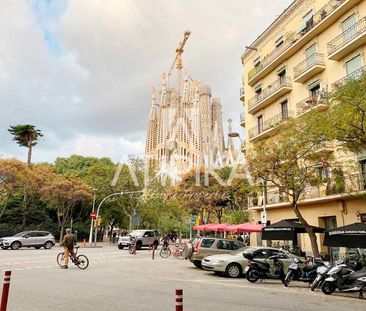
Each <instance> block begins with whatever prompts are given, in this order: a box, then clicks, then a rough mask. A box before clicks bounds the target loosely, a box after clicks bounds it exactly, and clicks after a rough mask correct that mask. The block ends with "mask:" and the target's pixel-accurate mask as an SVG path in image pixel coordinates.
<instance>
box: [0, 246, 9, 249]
mask: <svg viewBox="0 0 366 311" xmlns="http://www.w3.org/2000/svg"><path fill="white" fill-rule="evenodd" d="M1 248H2V249H8V248H9V246H1Z"/></svg>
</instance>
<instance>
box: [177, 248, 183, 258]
mask: <svg viewBox="0 0 366 311" xmlns="http://www.w3.org/2000/svg"><path fill="white" fill-rule="evenodd" d="M176 257H177V258H178V259H179V260H183V259H184V258H185V256H184V254H183V250H181V249H180V250H179V251H178V252H177V254H176Z"/></svg>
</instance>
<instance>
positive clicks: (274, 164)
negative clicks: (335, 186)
mask: <svg viewBox="0 0 366 311" xmlns="http://www.w3.org/2000/svg"><path fill="white" fill-rule="evenodd" d="M315 119H316V117H315V116H314V115H313V114H312V113H309V114H307V115H306V116H304V117H303V118H297V119H294V120H289V121H287V122H286V123H284V124H283V125H282V126H279V127H278V129H277V132H276V134H275V135H274V136H272V137H270V138H268V139H266V140H263V141H260V142H258V143H256V144H254V146H253V147H252V148H251V149H250V150H249V151H248V153H247V161H248V164H249V167H250V171H251V173H252V175H253V177H254V178H256V179H257V180H264V181H266V182H267V186H268V187H277V188H279V189H282V191H283V192H284V193H285V194H286V195H287V196H288V197H289V198H290V203H291V206H292V209H293V211H294V213H295V215H296V217H297V218H298V219H299V221H300V222H301V223H302V224H303V225H304V227H305V230H306V232H307V234H308V235H309V237H310V241H311V247H312V251H313V254H314V256H316V257H318V256H319V250H318V245H317V242H316V235H315V233H314V232H313V230H312V228H311V226H310V225H309V223H308V222H307V221H306V219H305V218H304V216H303V215H302V213H301V211H300V209H299V204H298V202H299V199H300V197H301V195H302V194H304V193H305V190H306V188H307V187H309V186H317V185H320V184H323V183H324V180H322V178H321V177H320V174H319V173H320V169H321V166H320V168H319V163H327V165H328V164H329V162H330V161H331V160H332V157H331V154H330V153H327V152H322V149H321V146H322V145H323V143H324V141H325V140H324V137H323V136H322V135H319V131H318V129H317V128H316V126H314V122H316V121H317V120H315ZM314 120H315V121H314Z"/></svg>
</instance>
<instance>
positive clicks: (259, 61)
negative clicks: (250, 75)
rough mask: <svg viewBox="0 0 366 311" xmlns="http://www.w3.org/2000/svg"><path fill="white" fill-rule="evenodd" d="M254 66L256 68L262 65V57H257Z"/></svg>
mask: <svg viewBox="0 0 366 311" xmlns="http://www.w3.org/2000/svg"><path fill="white" fill-rule="evenodd" d="M253 65H254V67H259V66H260V65H261V59H260V57H257V58H256V59H255V60H254V61H253Z"/></svg>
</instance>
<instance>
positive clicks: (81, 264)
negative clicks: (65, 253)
mask: <svg viewBox="0 0 366 311" xmlns="http://www.w3.org/2000/svg"><path fill="white" fill-rule="evenodd" d="M76 260H77V262H76V263H75V265H76V266H77V267H78V268H79V269H81V270H85V269H86V268H88V266H89V259H88V257H86V256H85V255H79V256H78V257H76Z"/></svg>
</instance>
